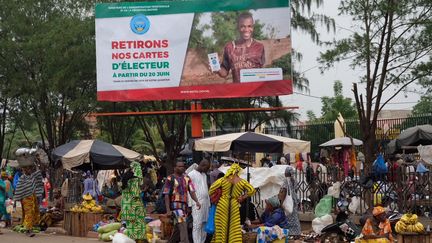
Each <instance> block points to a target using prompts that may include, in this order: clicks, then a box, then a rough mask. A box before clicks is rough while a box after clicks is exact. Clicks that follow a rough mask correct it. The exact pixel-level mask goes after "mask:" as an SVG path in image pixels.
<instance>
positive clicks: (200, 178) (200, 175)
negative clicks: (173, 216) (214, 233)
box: [188, 159, 210, 243]
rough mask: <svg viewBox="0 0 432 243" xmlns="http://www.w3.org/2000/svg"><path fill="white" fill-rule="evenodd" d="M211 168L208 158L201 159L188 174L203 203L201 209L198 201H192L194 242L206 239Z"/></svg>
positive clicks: (199, 242)
mask: <svg viewBox="0 0 432 243" xmlns="http://www.w3.org/2000/svg"><path fill="white" fill-rule="evenodd" d="M209 168H210V162H209V161H208V160H206V159H203V160H201V162H200V164H199V165H198V167H197V168H196V169H195V170H193V171H191V172H189V174H188V176H189V178H190V179H191V180H192V182H193V184H194V185H195V194H196V196H197V198H198V201H199V202H200V203H201V209H200V210H198V208H197V206H196V203H195V202H193V201H192V218H193V228H192V238H193V242H194V243H203V242H205V239H206V236H207V234H206V232H205V231H204V227H205V224H206V222H207V218H208V212H209V208H210V198H209V194H208V184H207V171H208V170H209Z"/></svg>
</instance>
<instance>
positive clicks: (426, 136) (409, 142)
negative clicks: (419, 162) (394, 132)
mask: <svg viewBox="0 0 432 243" xmlns="http://www.w3.org/2000/svg"><path fill="white" fill-rule="evenodd" d="M418 145H432V125H428V124H427V125H419V126H415V127H410V128H408V129H406V130H404V131H403V132H401V134H399V136H398V137H397V138H396V139H394V140H392V141H390V143H389V144H388V145H387V150H386V152H387V153H399V152H402V151H403V150H405V152H406V153H416V152H417V148H416V147H417V146H418ZM407 146H413V148H407V149H404V148H403V147H407Z"/></svg>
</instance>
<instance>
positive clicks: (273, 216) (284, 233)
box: [250, 195, 289, 242]
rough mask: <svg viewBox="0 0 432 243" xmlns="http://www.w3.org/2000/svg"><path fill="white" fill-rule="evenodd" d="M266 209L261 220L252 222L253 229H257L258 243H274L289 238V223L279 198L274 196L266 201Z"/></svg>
mask: <svg viewBox="0 0 432 243" xmlns="http://www.w3.org/2000/svg"><path fill="white" fill-rule="evenodd" d="M265 202H266V208H265V211H264V213H263V214H262V215H261V220H257V221H255V222H252V225H251V226H250V227H251V228H256V227H258V228H256V229H255V230H254V231H256V232H257V242H272V241H274V240H277V239H282V238H286V237H288V236H289V230H288V229H287V227H288V221H287V217H286V216H285V212H284V210H283V209H282V208H281V203H280V200H279V197H278V196H277V195H276V196H273V197H271V198H269V199H267V200H266V201H265Z"/></svg>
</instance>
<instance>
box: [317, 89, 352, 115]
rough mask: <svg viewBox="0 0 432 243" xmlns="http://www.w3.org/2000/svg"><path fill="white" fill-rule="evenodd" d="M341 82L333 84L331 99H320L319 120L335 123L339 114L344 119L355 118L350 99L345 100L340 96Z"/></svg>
mask: <svg viewBox="0 0 432 243" xmlns="http://www.w3.org/2000/svg"><path fill="white" fill-rule="evenodd" d="M342 88H343V86H342V82H341V81H339V80H337V81H335V82H334V84H333V91H334V96H333V97H328V96H325V97H322V98H321V103H322V108H321V115H322V117H321V119H322V120H324V121H335V120H336V118H337V117H338V115H339V113H341V114H342V117H343V118H344V119H350V118H356V117H357V112H356V108H355V105H354V104H353V101H352V100H351V98H345V97H344V96H343V94H342Z"/></svg>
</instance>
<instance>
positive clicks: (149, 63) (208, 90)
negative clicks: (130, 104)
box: [96, 0, 292, 101]
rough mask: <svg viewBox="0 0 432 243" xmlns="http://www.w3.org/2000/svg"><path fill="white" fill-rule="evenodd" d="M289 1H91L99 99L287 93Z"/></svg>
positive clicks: (160, 98)
mask: <svg viewBox="0 0 432 243" xmlns="http://www.w3.org/2000/svg"><path fill="white" fill-rule="evenodd" d="M289 18H290V7H289V2H288V1H287V0H244V1H237V0H228V1H219V0H218V1H216V0H189V1H166V2H128V3H109V4H108V3H106V4H105V3H102V4H96V66H97V92H98V100H101V101H143V100H182V99H209V98H234V97H254V96H276V95H285V94H291V93H292V81H291V66H290V65H291V38H290V19H289Z"/></svg>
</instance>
